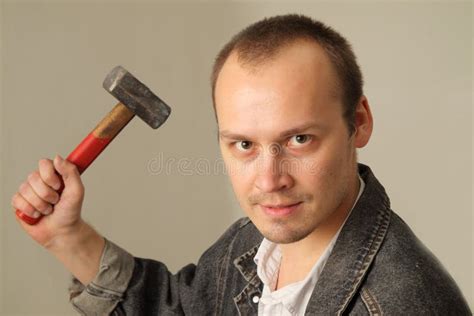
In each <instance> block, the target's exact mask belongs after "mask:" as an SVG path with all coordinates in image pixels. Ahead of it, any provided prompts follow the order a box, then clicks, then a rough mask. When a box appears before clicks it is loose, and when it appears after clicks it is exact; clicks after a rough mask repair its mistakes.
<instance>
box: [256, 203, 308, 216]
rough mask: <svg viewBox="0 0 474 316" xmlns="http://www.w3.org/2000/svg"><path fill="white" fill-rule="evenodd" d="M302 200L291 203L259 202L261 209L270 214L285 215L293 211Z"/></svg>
mask: <svg viewBox="0 0 474 316" xmlns="http://www.w3.org/2000/svg"><path fill="white" fill-rule="evenodd" d="M301 203H302V202H297V203H293V204H267V205H263V204H260V207H261V208H262V210H263V211H264V212H265V213H267V214H268V215H271V216H287V215H290V214H292V213H294V212H295V211H296V210H297V209H298V207H299V206H300V205H301Z"/></svg>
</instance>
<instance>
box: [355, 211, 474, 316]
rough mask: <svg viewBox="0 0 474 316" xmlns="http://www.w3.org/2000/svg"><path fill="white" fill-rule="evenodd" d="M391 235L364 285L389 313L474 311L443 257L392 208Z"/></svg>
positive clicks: (457, 312) (459, 313)
mask: <svg viewBox="0 0 474 316" xmlns="http://www.w3.org/2000/svg"><path fill="white" fill-rule="evenodd" d="M391 212H392V214H391V219H390V225H389V228H388V231H387V235H386V237H385V239H384V241H383V243H382V245H381V248H380V250H379V252H378V253H377V255H376V257H375V259H374V262H373V264H372V266H371V268H370V270H369V273H368V275H367V280H366V282H365V283H366V284H365V285H364V287H365V289H366V290H367V292H369V293H371V295H372V298H373V299H374V300H375V302H376V303H378V304H379V305H380V308H381V310H382V311H385V312H386V313H390V314H391V313H395V314H396V313H402V312H403V313H406V312H410V313H413V312H416V313H434V314H439V313H441V314H443V312H446V313H447V314H453V313H454V314H455V315H471V313H470V311H469V307H468V305H467V302H466V301H465V299H464V297H463V295H462V293H461V291H460V290H459V288H458V286H457V285H456V282H455V281H454V280H453V278H452V277H451V276H450V275H449V273H448V272H447V270H446V269H445V268H444V267H443V265H442V264H441V263H440V261H439V260H438V259H437V258H436V257H435V256H434V255H433V253H432V252H431V251H430V250H429V249H428V248H427V247H426V246H425V245H424V244H423V243H422V242H421V241H420V240H419V239H418V238H417V237H416V235H415V234H414V233H413V231H412V230H411V229H410V227H409V226H408V225H407V224H406V223H405V222H404V221H403V219H401V218H400V217H399V216H398V215H397V214H395V213H394V212H393V211H391Z"/></svg>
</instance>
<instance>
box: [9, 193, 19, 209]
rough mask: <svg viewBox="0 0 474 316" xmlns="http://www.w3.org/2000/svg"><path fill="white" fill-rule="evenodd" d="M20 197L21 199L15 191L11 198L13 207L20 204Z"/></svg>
mask: <svg viewBox="0 0 474 316" xmlns="http://www.w3.org/2000/svg"><path fill="white" fill-rule="evenodd" d="M19 199H20V196H19V194H18V193H15V194H14V195H13V196H12V198H11V201H10V203H11V205H12V206H13V207H18V206H19Z"/></svg>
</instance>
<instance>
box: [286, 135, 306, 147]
mask: <svg viewBox="0 0 474 316" xmlns="http://www.w3.org/2000/svg"><path fill="white" fill-rule="evenodd" d="M311 139H312V137H311V136H310V135H295V136H292V137H291V138H290V141H289V142H288V144H289V146H290V147H301V146H302V145H305V144H307V143H309V142H310V141H311Z"/></svg>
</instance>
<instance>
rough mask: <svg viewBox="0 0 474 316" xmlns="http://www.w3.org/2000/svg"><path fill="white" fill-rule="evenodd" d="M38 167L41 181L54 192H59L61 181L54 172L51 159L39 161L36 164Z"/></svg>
mask: <svg viewBox="0 0 474 316" xmlns="http://www.w3.org/2000/svg"><path fill="white" fill-rule="evenodd" d="M38 167H39V168H38V170H39V173H40V176H41V179H42V180H43V181H44V182H45V183H46V184H47V185H49V186H50V187H51V188H53V189H54V190H59V188H60V187H61V179H60V178H59V176H58V175H57V174H56V170H54V165H53V161H52V160H51V159H41V160H40V161H39V162H38Z"/></svg>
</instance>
